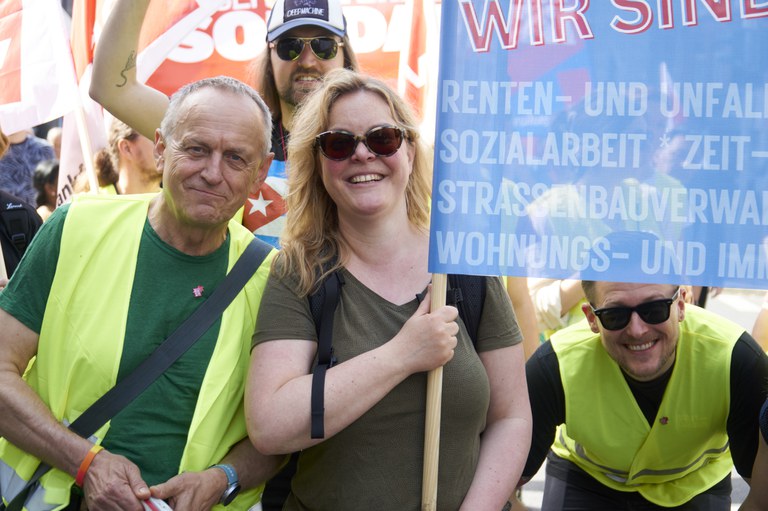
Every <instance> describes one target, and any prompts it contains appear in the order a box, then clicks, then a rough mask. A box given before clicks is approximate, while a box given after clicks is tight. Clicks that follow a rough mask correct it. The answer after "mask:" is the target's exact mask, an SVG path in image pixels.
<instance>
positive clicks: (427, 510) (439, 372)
mask: <svg viewBox="0 0 768 511" xmlns="http://www.w3.org/2000/svg"><path fill="white" fill-rule="evenodd" d="M447 289H448V276H447V275H445V274H433V275H432V302H431V310H435V309H438V308H440V307H442V306H443V305H445V294H446V292H447ZM442 399H443V368H442V367H438V368H437V369H433V370H431V371H430V372H429V374H428V375H427V415H426V420H425V428H424V475H423V479H422V488H421V510H422V511H435V510H436V509H437V467H438V462H439V457H440V412H441V408H442Z"/></svg>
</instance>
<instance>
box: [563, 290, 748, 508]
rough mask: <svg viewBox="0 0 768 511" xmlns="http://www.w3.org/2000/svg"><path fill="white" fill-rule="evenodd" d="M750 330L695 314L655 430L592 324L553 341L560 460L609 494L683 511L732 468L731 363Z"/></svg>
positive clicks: (683, 329) (685, 325)
mask: <svg viewBox="0 0 768 511" xmlns="http://www.w3.org/2000/svg"><path fill="white" fill-rule="evenodd" d="M743 332H744V329H743V328H742V327H740V326H738V325H736V324H734V323H732V322H730V321H728V320H726V319H724V318H721V317H719V316H716V315H714V314H711V313H709V312H707V311H705V310H703V309H700V308H698V307H695V306H692V305H686V309H685V319H684V321H683V322H681V323H680V338H679V341H678V345H677V352H676V358H675V365H674V369H673V371H672V375H671V376H670V380H669V382H668V384H667V388H666V390H665V392H664V398H663V399H662V402H661V406H660V408H659V411H658V414H657V416H656V419H655V420H654V422H653V424H652V425H649V424H648V421H647V420H646V418H645V416H644V415H643V413H642V411H641V410H640V407H639V406H638V404H637V402H636V401H635V399H634V397H633V395H632V392H631V390H630V388H629V386H628V385H627V382H626V381H625V379H624V376H623V375H622V372H621V369H620V368H619V366H618V364H616V362H614V361H613V359H611V357H610V356H609V355H608V353H607V352H606V351H605V349H604V348H603V346H602V344H601V341H600V336H599V334H595V333H593V332H592V331H591V330H590V329H589V325H588V324H587V323H586V322H583V323H580V324H577V325H573V326H571V327H568V328H565V329H563V330H560V331H559V332H557V333H556V334H554V335H553V336H552V347H553V348H554V350H555V352H556V353H557V359H558V362H559V365H560V376H561V378H562V382H563V390H564V392H565V410H566V418H565V424H563V425H561V426H560V427H559V428H558V431H557V434H556V437H555V443H554V445H553V446H552V449H553V451H554V452H555V453H556V454H557V455H558V456H560V457H562V458H565V459H567V460H570V461H572V462H573V463H575V464H576V465H578V466H579V467H581V468H582V469H583V470H585V471H586V472H587V473H589V474H590V475H591V476H592V477H594V478H595V479H597V480H598V481H599V482H601V483H602V484H604V485H605V486H607V487H609V488H613V489H615V490H619V491H636V492H639V493H640V494H641V495H642V496H643V497H645V498H646V499H647V500H649V501H651V502H653V503H655V504H658V505H660V506H668V507H672V506H679V505H682V504H683V503H685V502H687V501H689V500H690V499H691V498H693V497H694V496H696V495H698V494H700V493H702V492H703V491H705V490H707V489H709V488H710V487H712V486H713V485H715V484H716V483H717V482H719V481H720V480H722V479H723V478H724V477H726V476H727V475H728V474H729V473H730V471H731V470H732V468H733V461H732V460H731V454H730V450H729V448H728V435H727V432H726V423H727V420H728V412H729V407H730V368H731V353H732V351H733V346H734V344H735V342H736V340H737V339H738V338H739V337H740V336H741V334H742V333H743Z"/></svg>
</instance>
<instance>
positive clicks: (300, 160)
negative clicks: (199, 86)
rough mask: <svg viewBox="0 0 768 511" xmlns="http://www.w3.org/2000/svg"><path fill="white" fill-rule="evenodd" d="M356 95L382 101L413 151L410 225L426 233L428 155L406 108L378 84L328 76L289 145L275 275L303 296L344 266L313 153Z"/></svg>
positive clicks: (348, 75) (352, 75)
mask: <svg viewBox="0 0 768 511" xmlns="http://www.w3.org/2000/svg"><path fill="white" fill-rule="evenodd" d="M357 91H366V92H369V93H372V94H376V95H378V96H379V97H381V98H382V99H383V100H384V101H385V102H386V103H387V105H389V110H390V112H391V114H392V118H393V119H394V120H395V123H396V124H397V125H398V126H399V127H401V128H403V129H404V130H405V132H406V136H405V143H407V144H410V145H411V146H412V147H413V150H414V160H413V169H412V172H411V175H410V177H409V179H408V184H407V185H406V189H405V200H406V209H407V213H408V220H409V221H410V222H411V224H412V225H413V226H414V227H416V228H418V229H422V230H425V231H426V230H428V229H429V201H430V193H431V179H432V172H431V158H430V151H429V149H428V148H427V145H426V144H425V143H424V141H423V140H422V139H421V137H420V136H419V132H418V131H417V127H416V125H417V121H416V116H415V115H414V113H413V111H412V110H411V108H410V106H409V105H408V104H407V103H406V102H405V101H404V100H403V99H402V98H401V97H400V96H398V94H397V93H396V92H394V91H393V90H392V89H391V88H390V87H389V86H388V85H387V84H386V83H384V82H383V81H381V80H378V79H376V78H372V77H369V76H366V75H363V74H359V73H356V72H354V71H350V70H347V69H336V70H333V71H331V72H329V73H328V74H327V75H326V76H325V80H324V82H323V85H321V87H320V88H319V89H318V90H316V91H315V92H314V93H312V95H311V96H310V97H308V98H307V99H306V100H305V101H304V103H303V104H302V105H301V107H300V108H299V109H298V112H297V114H296V116H295V117H294V119H293V130H292V131H291V138H290V141H289V143H288V190H289V192H288V195H287V197H286V204H287V209H288V215H287V219H286V226H285V229H284V230H283V235H282V237H281V241H280V243H281V245H282V250H281V251H280V253H279V255H278V258H277V261H279V263H280V264H278V265H277V267H276V271H277V275H278V276H279V277H285V276H287V275H296V276H297V277H298V279H299V289H298V292H299V294H300V295H301V296H306V295H308V294H310V293H312V292H313V291H314V290H315V289H316V288H317V287H318V286H319V284H320V283H321V282H322V281H323V279H324V277H325V276H326V275H327V274H329V273H331V272H333V271H335V270H337V269H338V268H340V267H341V266H343V264H344V253H343V250H344V247H343V245H344V243H343V240H342V239H341V236H340V234H339V221H338V211H337V208H336V204H335V203H334V202H333V200H332V199H331V197H330V195H328V192H327V191H326V189H325V187H324V185H323V180H322V176H321V165H320V158H322V156H321V155H320V153H319V151H318V150H317V149H316V146H315V137H316V136H317V135H319V134H320V133H322V132H323V131H326V130H327V129H328V123H329V118H330V111H331V108H332V107H333V105H334V104H335V103H336V101H337V100H338V99H339V98H341V97H342V96H344V95H346V94H351V93H353V92H357Z"/></svg>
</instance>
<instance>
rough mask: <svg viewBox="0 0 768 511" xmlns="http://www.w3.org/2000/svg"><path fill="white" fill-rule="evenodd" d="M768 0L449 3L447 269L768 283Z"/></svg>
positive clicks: (439, 210)
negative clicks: (767, 48) (767, 0)
mask: <svg viewBox="0 0 768 511" xmlns="http://www.w3.org/2000/svg"><path fill="white" fill-rule="evenodd" d="M766 44H768V2H766V1H765V0H761V1H758V0H682V1H680V0H658V1H653V2H651V1H642V0H611V1H600V2H590V1H589V0H505V1H502V0H456V1H451V2H443V4H442V21H441V50H440V75H439V79H438V104H437V119H436V121H437V122H436V136H435V176H434V188H433V208H432V227H431V240H430V244H431V245H430V271H432V272H434V273H470V274H488V275H499V274H501V275H514V276H536V277H546V278H555V279H561V278H583V279H594V280H615V281H625V282H669V283H688V284H694V285H706V286H720V287H740V288H768V186H766V185H768V51H766Z"/></svg>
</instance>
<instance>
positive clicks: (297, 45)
mask: <svg viewBox="0 0 768 511" xmlns="http://www.w3.org/2000/svg"><path fill="white" fill-rule="evenodd" d="M307 43H309V47H310V48H312V53H314V54H315V57H317V58H318V59H320V60H331V59H332V58H334V57H335V56H336V53H338V51H339V46H344V43H343V42H339V41H337V40H336V39H334V38H332V37H285V38H283V39H279V40H278V41H277V42H272V43H269V47H270V48H274V49H275V51H276V52H277V56H278V57H280V58H281V59H282V60H289V61H290V60H296V59H297V58H299V56H300V55H301V52H303V51H304V47H305V46H306V45H307Z"/></svg>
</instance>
